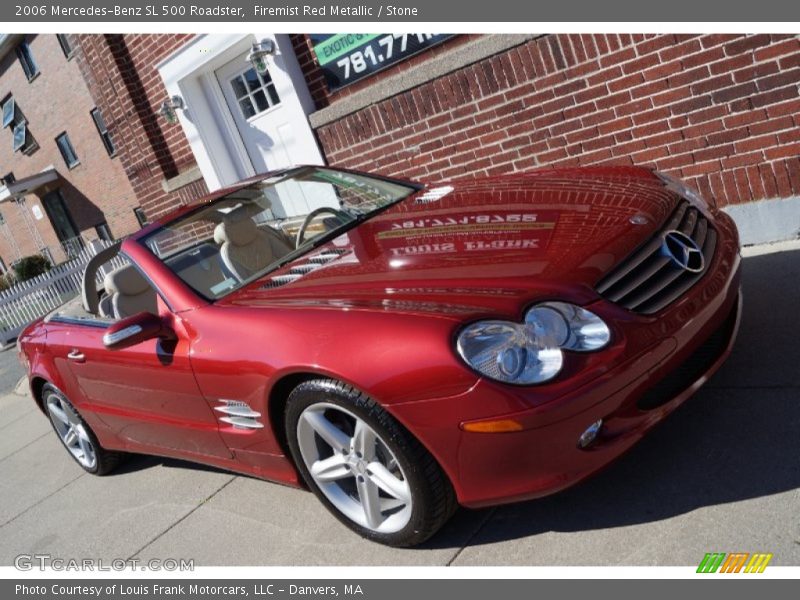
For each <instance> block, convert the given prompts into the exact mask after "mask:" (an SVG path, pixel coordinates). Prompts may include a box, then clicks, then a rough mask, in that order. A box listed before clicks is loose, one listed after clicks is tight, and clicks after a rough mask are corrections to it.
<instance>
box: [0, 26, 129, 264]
mask: <svg viewBox="0 0 800 600" xmlns="http://www.w3.org/2000/svg"><path fill="white" fill-rule="evenodd" d="M74 58H75V41H74V39H73V37H72V36H68V35H63V36H62V35H59V36H56V35H35V36H13V35H5V36H1V37H0V106H1V107H2V113H3V123H2V125H3V126H2V129H0V177H2V185H0V259H2V264H0V266H1V267H2V268H3V270H4V271H5V270H6V269H7V268H8V267H10V265H11V264H12V263H14V262H15V261H17V260H19V259H20V258H22V257H25V256H30V255H33V254H44V255H45V256H47V257H48V258H49V259H50V260H51V261H52V262H53V263H58V262H61V261H63V260H65V259H66V258H68V256H70V255H71V254H74V253H76V252H78V251H80V250H81V249H82V248H83V246H84V245H85V244H86V243H87V242H89V241H91V240H92V239H97V238H102V239H112V238H116V237H121V236H124V235H127V234H129V233H131V232H132V231H135V230H136V229H137V228H138V227H139V224H138V222H137V219H136V215H135V214H134V209H135V208H137V207H138V206H139V204H138V201H137V198H136V195H135V193H134V190H133V188H132V186H131V184H130V183H129V181H128V177H127V176H126V174H125V172H124V170H123V169H122V167H121V165H120V162H119V159H118V158H117V156H116V152H117V148H116V143H117V138H116V137H114V136H113V135H111V134H110V133H109V132H108V131H107V128H106V127H105V125H104V119H105V115H104V114H103V112H102V109H100V108H98V106H97V105H96V104H95V102H94V100H93V98H92V95H91V94H90V93H89V89H88V87H87V86H86V85H85V84H84V82H83V78H82V76H81V72H80V70H79V69H78V66H77V62H76V61H75V60H74Z"/></svg>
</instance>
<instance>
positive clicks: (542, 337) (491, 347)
mask: <svg viewBox="0 0 800 600" xmlns="http://www.w3.org/2000/svg"><path fill="white" fill-rule="evenodd" d="M610 339H611V332H610V331H609V329H608V326H607V325H606V324H605V323H604V322H603V320H602V319H601V318H600V317H598V316H597V315H596V314H594V313H593V312H590V311H588V310H586V309H584V308H581V307H580V306H575V305H574V304H569V303H567V302H545V303H543V304H537V305H536V306H534V307H533V308H531V309H530V310H528V312H527V313H525V321H524V322H523V323H514V322H512V321H478V322H476V323H472V324H471V325H468V326H467V327H465V328H464V329H463V330H462V331H461V333H460V334H459V335H458V340H457V349H458V353H459V354H460V355H461V357H462V358H463V359H464V360H465V361H466V362H467V364H468V365H470V366H471V367H472V368H473V369H475V370H476V371H478V372H479V373H481V374H482V375H485V376H486V377H489V378H491V379H495V380H497V381H502V382H505V383H514V384H518V385H530V384H534V383H542V382H544V381H548V380H549V379H552V378H553V377H555V376H556V375H558V372H559V371H560V370H561V367H562V365H563V364H564V353H563V351H564V350H571V351H575V352H591V351H593V350H599V349H601V348H603V347H604V346H606V345H607V344H608V342H609V340H610Z"/></svg>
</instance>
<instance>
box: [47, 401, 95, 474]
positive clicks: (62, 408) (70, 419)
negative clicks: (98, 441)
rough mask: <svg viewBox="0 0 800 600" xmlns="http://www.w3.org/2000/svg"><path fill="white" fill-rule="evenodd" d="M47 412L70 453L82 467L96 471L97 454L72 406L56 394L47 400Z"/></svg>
mask: <svg viewBox="0 0 800 600" xmlns="http://www.w3.org/2000/svg"><path fill="white" fill-rule="evenodd" d="M47 412H48V413H49V415H50V420H51V421H52V422H53V426H54V427H55V429H56V433H58V437H60V438H61V441H62V442H63V443H64V446H66V448H67V450H69V453H70V454H72V456H74V457H75V460H77V461H78V462H79V463H80V464H81V466H83V467H84V468H86V469H89V470H91V469H94V467H95V465H97V454H96V452H95V450H94V444H92V440H90V439H89V435H88V434H87V433H86V428H85V427H84V425H83V423H82V422H81V420H80V417H78V414H77V413H76V412H75V409H74V408H72V406H71V405H69V404H68V403H66V402H64V401H63V400H62V399H61V398H59V397H58V396H56V395H55V394H53V395H51V396H50V397H49V398H48V399H47Z"/></svg>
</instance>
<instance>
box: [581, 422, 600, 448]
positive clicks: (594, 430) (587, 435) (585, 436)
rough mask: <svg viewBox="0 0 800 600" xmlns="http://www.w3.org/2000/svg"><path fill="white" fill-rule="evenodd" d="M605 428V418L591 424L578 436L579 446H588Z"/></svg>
mask: <svg viewBox="0 0 800 600" xmlns="http://www.w3.org/2000/svg"><path fill="white" fill-rule="evenodd" d="M602 428H603V419H599V420H597V421H595V422H594V423H592V424H591V425H589V427H587V428H586V431H584V432H583V433H582V434H581V437H579V438H578V448H588V447H589V446H590V445H591V444H592V443H593V442H594V441H595V440H596V439H597V435H598V434H599V433H600V430H601V429H602Z"/></svg>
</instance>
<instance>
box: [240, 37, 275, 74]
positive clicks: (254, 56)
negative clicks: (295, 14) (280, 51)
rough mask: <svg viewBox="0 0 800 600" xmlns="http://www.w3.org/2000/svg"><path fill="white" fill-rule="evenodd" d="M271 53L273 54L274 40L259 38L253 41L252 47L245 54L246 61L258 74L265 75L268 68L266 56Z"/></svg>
mask: <svg viewBox="0 0 800 600" xmlns="http://www.w3.org/2000/svg"><path fill="white" fill-rule="evenodd" d="M273 54H275V42H273V41H272V40H266V39H265V40H261V41H260V42H255V43H253V47H252V48H251V49H250V53H249V54H248V55H247V61H248V62H249V63H250V64H251V65H253V68H254V69H255V70H256V72H257V73H258V74H259V75H265V74H266V72H267V69H268V65H267V57H268V56H272V55H273Z"/></svg>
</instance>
